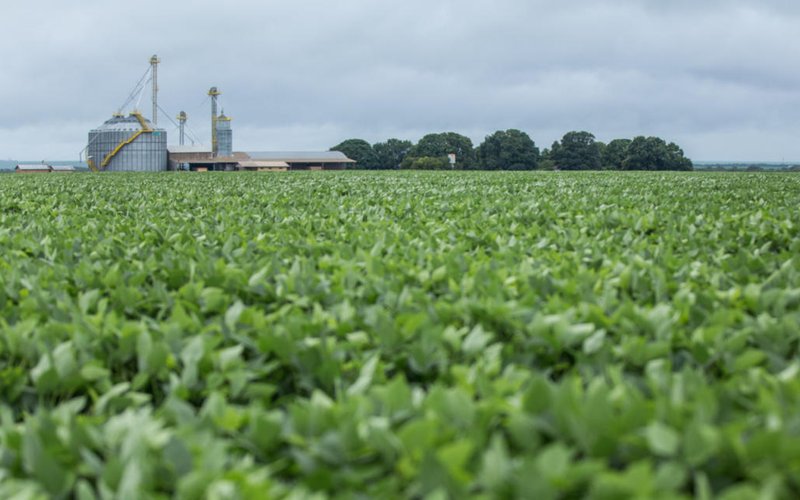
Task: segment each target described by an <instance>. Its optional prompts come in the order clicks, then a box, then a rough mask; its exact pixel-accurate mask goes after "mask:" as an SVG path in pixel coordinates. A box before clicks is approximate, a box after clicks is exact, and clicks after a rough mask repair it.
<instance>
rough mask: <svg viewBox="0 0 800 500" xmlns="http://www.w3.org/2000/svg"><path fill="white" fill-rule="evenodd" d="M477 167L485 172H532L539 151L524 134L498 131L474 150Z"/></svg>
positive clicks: (513, 131)
mask: <svg viewBox="0 0 800 500" xmlns="http://www.w3.org/2000/svg"><path fill="white" fill-rule="evenodd" d="M476 156H477V159H478V165H480V167H481V168H482V169H486V170H534V169H535V168H536V164H537V162H538V160H539V149H538V148H537V147H536V144H534V142H533V141H532V140H531V138H530V137H529V136H528V134H526V133H525V132H521V131H519V130H515V129H510V130H506V131H502V130H498V131H497V132H495V133H494V134H492V135H490V136H487V137H486V139H485V140H484V141H483V143H482V144H481V145H480V146H479V147H478V149H477V150H476Z"/></svg>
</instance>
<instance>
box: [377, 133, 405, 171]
mask: <svg viewBox="0 0 800 500" xmlns="http://www.w3.org/2000/svg"><path fill="white" fill-rule="evenodd" d="M412 147H414V144H412V142H411V141H403V140H400V139H389V140H387V141H386V142H379V143H376V144H374V145H373V146H372V150H373V152H374V153H375V166H376V168H386V169H397V168H400V164H401V163H403V160H404V159H405V157H406V155H407V154H408V152H409V151H410V150H411V148H412Z"/></svg>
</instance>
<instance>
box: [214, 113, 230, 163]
mask: <svg viewBox="0 0 800 500" xmlns="http://www.w3.org/2000/svg"><path fill="white" fill-rule="evenodd" d="M217 141H218V142H217V144H218V146H217V147H218V150H217V154H218V155H219V156H232V155H233V130H232V129H231V119H230V118H228V117H227V116H225V111H223V112H222V114H221V115H219V117H217Z"/></svg>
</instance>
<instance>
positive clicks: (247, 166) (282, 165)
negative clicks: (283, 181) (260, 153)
mask: <svg viewBox="0 0 800 500" xmlns="http://www.w3.org/2000/svg"><path fill="white" fill-rule="evenodd" d="M237 168H238V169H239V170H246V171H249V172H285V171H286V170H289V164H288V163H286V162H285V161H257V160H248V161H240V162H239V165H238V166H237Z"/></svg>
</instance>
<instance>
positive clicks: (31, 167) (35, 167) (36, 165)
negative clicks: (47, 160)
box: [15, 163, 52, 170]
mask: <svg viewBox="0 0 800 500" xmlns="http://www.w3.org/2000/svg"><path fill="white" fill-rule="evenodd" d="M15 168H16V169H17V170H50V169H51V168H52V167H51V166H50V165H45V164H43V163H34V164H28V165H17V166H16V167H15Z"/></svg>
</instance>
